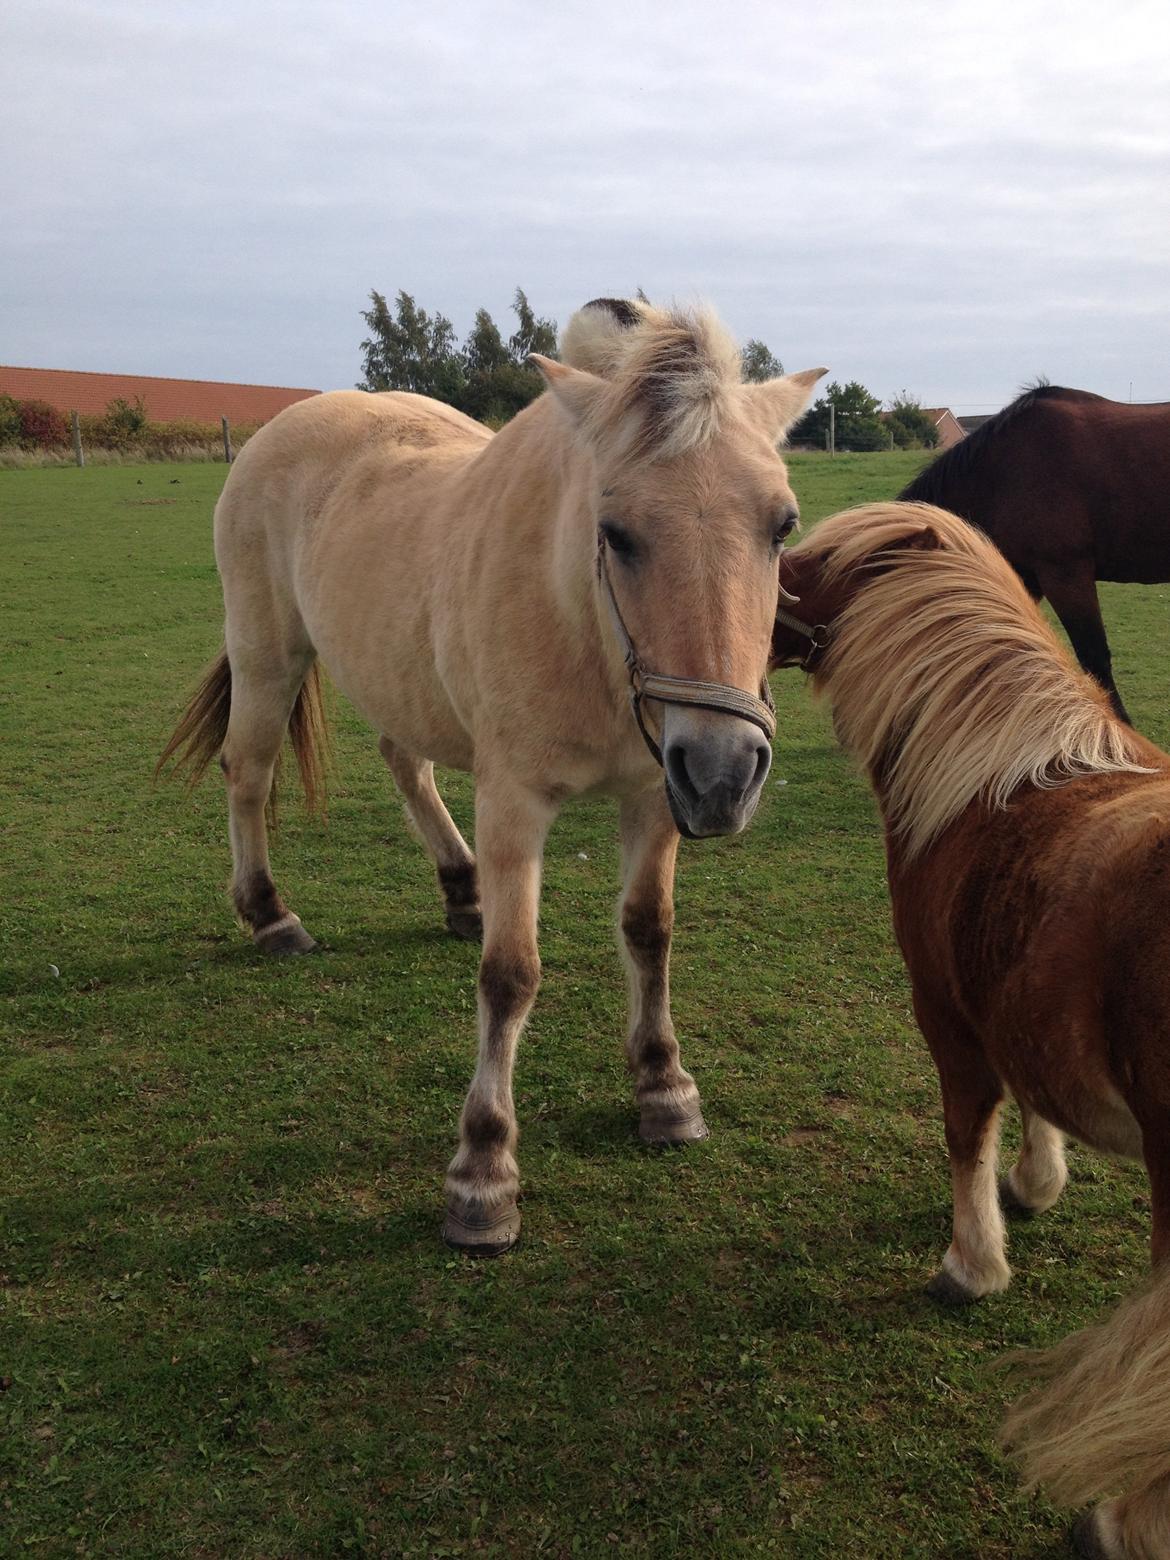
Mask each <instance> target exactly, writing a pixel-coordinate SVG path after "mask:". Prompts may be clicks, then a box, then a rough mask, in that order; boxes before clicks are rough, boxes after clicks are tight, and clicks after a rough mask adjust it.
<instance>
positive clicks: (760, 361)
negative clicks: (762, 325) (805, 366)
mask: <svg viewBox="0 0 1170 1560" xmlns="http://www.w3.org/2000/svg"><path fill="white" fill-rule="evenodd" d="M740 357H741V358H742V360H743V377H744V378H745V379H746V380H748V381H749V382H750V383H752V384H761V383H762V382H763V381H764V380H765V379H779V377H780V375H781V374H782V373H783V372H784V365H783V363H781V361H780V359H779V358H778V357H773V356H772V353H771V351H770V350H769V349H768V347H767V346H766V345H765V344H764V342H762V341H757V340H756V338H755V337H754V336H753V337H752V339H751V340H750V341H749V342H748V343H747V344H746V345H745V347H744V349H743V351H742V352H741V353H740Z"/></svg>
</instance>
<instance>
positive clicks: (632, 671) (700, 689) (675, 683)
mask: <svg viewBox="0 0 1170 1560" xmlns="http://www.w3.org/2000/svg"><path fill="white" fill-rule="evenodd" d="M597 579H598V583H599V584H600V586H601V591H602V594H603V595H604V597H605V599H606V601H607V602H608V603H609V612H610V617H611V618H612V619H613V627H614V632H615V633H616V634H617V637H618V643H619V644H620V645H621V647H622V653H623V655H624V656H625V662H626V671H627V672H628V673H629V678H630V703H631V705H632V706H633V710H634V719H635V720H636V721H637V722H638V730H639V731H640V732H641V733H642V737H643V739H644V741H645V743H646V746H647V747H648V748H649V749H650V752H651V753H652V754H653V756H654V761H655V763H657V764H658V765H659V766H660V767H661V765H662V749H661V748H660V747H659V746H658V743H657V742H656V741H655V740H654V738H653V736H652V735H651V733H650V730H649V728H648V727H647V725H646V719H645V716H644V714H643V712H642V700H643V699H657V700H658V701H659V702H660V703H661V704H687V705H690V706H692V707H693V708H696V709H703V710H718V711H720V712H721V713H723V714H725V715H738V716H739V718H740V719H741V720H750V721H751V722H752V723H753V724H754V725H756V726H758V727H759V728H760V730H761V731H762V732H763V733H764V735H765V736H766V737H767V739H768V741H769V742H771V740H772V738H773V737H774V736H775V735H776V706H775V704H773V702H772V690H771V689H770V688H769V687H768V678H767V675H766V674H765V676H764V677H763V678H762V680H761V682H760V697H759V698H758V699H757V698H756V696H755V695H754V694H751V693H744V691H743V689H742V688H729V687H728V686H727V685H726V683H710V682H697V681H695V680H694V679H693V678H690V677H664V676H663V675H661V674H660V673H659V672H651V671H648V670H647V668H646V664H645V662H644V661H643V660H642V658H641V656H640V655H639V654H638V652H637V651H636V650H635V649H634V641H633V640H632V639H631V638H630V632H629V629H627V627H626V625H625V622H624V620H623V618H622V614H621V611H620V609H619V607H618V604H617V597H616V596H615V595H614V593H613V581H612V580H611V579H610V577H609V565H608V561H607V557H606V545H605V537H604V536H603V535H602V534H601V533H600V532H598V535H597Z"/></svg>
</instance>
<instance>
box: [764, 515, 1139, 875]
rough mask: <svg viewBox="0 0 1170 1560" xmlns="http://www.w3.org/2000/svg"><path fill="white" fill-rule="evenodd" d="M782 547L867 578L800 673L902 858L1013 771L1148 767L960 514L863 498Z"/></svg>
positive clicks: (1025, 776) (1022, 781) (989, 796)
mask: <svg viewBox="0 0 1170 1560" xmlns="http://www.w3.org/2000/svg"><path fill="white" fill-rule="evenodd" d="M793 552H794V553H806V552H815V553H817V554H820V553H822V552H824V553H826V554H827V556H826V557H825V560H824V576H823V577H824V579H825V580H826V582H831V581H832V580H833V579H836V578H840V577H841V576H843V575H845V574H848V573H850V572H853V571H858V572H859V573H860V574H862V575H863V576H866V577H865V578H863V579H861V580H859V582H858V585H857V589H856V593H855V594H854V595H853V596H852V599H851V600H850V603H849V605H848V606H847V607H846V608H845V610H844V611H843V612H842V614H841V615H840V617H839V618H838V619H837V621H836V622H835V623H834V624H833V625H832V640H831V642H830V645H829V648H828V650H827V651H826V652H825V654H824V655H823V656H822V658H821V662H820V665H819V666H818V667H817V668H816V670H815V672H814V683H815V684H816V685H817V686H818V687H819V688H823V689H824V690H825V691H826V692H827V694H828V696H829V698H830V700H831V702H832V706H833V717H834V722H835V725H836V728H837V733H838V735H839V737H840V739H841V741H842V742H843V743H844V745H845V746H846V747H847V748H848V749H849V750H850V752H852V753H853V754H854V756H855V757H856V758H857V759H858V760H859V761H860V762H861V763H862V764H863V765H864V766H865V767H866V769H867V770H868V771H869V772H870V774H871V775H872V776H873V778H874V780H875V782H876V783H877V784H878V786H879V789H880V796H881V800H882V806H883V811H884V812H885V815H886V819H887V822H888V824H889V825H890V827H891V828H892V829H893V830H894V831H895V832H896V834H897V835H898V836H900V838H901V840H902V842H903V846H904V849H905V851H906V852H907V854H908V855H909V856H911V857H913V856H915V855H917V854H918V853H920V852H921V851H923V850H924V849H925V848H926V847H927V846H928V845H929V844H930V843H931V841H932V840H934V839H936V838H937V837H938V835H939V834H940V833H941V832H942V831H943V830H944V829H945V828H946V827H947V825H948V824H950V823H952V822H954V820H955V819H956V818H957V817H958V816H959V814H960V813H961V812H963V811H964V809H965V808H966V807H968V806H969V805H970V803H971V802H973V801H975V800H976V798H979V799H981V800H982V801H983V802H984V804H985V805H986V806H988V807H991V808H999V807H1004V806H1006V805H1007V802H1008V800H1009V798H1010V797H1011V796H1012V793H1013V792H1014V791H1016V790H1017V788H1018V787H1020V786H1021V785H1033V786H1055V785H1061V784H1063V783H1064V782H1065V781H1068V780H1071V779H1073V778H1074V777H1076V776H1078V775H1088V774H1105V773H1109V772H1111V771H1130V772H1133V773H1148V772H1149V771H1148V769H1147V768H1146V766H1144V765H1142V764H1139V763H1138V762H1137V761H1136V759H1135V757H1134V750H1133V747H1132V743H1131V734H1130V732H1129V728H1128V727H1127V726H1125V725H1124V724H1123V722H1121V721H1120V720H1118V719H1117V717H1116V716H1114V715H1113V714H1112V712H1111V711H1110V709H1109V706H1108V702H1107V700H1106V696H1105V694H1104V693H1103V691H1102V690H1101V689H1100V688H1099V687H1098V685H1097V684H1096V683H1095V682H1094V681H1093V680H1092V679H1091V678H1090V677H1089V676H1087V675H1086V674H1085V673H1084V672H1081V671H1079V670H1078V669H1077V668H1075V667H1074V666H1073V665H1072V663H1071V661H1070V660H1069V658H1068V656H1067V655H1066V653H1065V651H1064V650H1063V649H1062V647H1061V646H1060V644H1059V642H1058V641H1057V639H1056V636H1055V634H1054V633H1053V631H1052V629H1051V628H1050V627H1049V626H1048V624H1047V622H1046V621H1045V619H1044V618H1043V616H1042V615H1041V613H1040V611H1039V609H1038V607H1037V606H1036V604H1035V603H1034V602H1033V601H1032V599H1031V597H1030V596H1029V595H1028V592H1027V591H1026V590H1025V588H1024V586H1023V584H1022V583H1021V581H1020V579H1019V577H1018V576H1017V574H1016V572H1015V570H1014V569H1013V568H1012V567H1011V565H1010V564H1009V563H1008V562H1007V560H1006V559H1005V558H1004V557H1003V555H1002V554H1001V553H1000V552H999V551H998V550H997V549H996V548H995V547H994V546H993V545H992V544H991V542H990V541H988V539H987V538H986V537H985V536H984V535H983V533H982V532H981V531H978V530H976V529H975V527H974V526H971V525H968V524H967V523H966V522H965V521H963V520H960V519H959V518H958V517H957V516H955V515H952V514H948V513H947V511H946V510H942V509H936V508H934V507H933V506H932V505H929V504H906V503H891V504H871V505H866V506H865V507H863V508H860V509H854V510H846V511H845V512H844V513H842V514H838V515H834V516H833V517H832V518H831V519H828V520H826V521H824V522H823V524H821V525H820V526H818V527H817V528H816V530H815V531H814V532H813V533H812V534H811V535H810V536H809V537H807V538H806V539H805V540H803V541H802V542H801V543H800V545H799V547H798V548H795V549H793Z"/></svg>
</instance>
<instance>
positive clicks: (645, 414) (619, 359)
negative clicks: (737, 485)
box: [561, 298, 742, 460]
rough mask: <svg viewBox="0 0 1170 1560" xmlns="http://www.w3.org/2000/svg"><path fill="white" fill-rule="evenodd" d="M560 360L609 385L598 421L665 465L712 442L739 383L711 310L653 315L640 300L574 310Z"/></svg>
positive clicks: (737, 362)
mask: <svg viewBox="0 0 1170 1560" xmlns="http://www.w3.org/2000/svg"><path fill="white" fill-rule="evenodd" d="M561 359H562V361H563V362H565V363H567V364H568V365H569V367H570V368H580V369H584V370H586V371H587V372H588V373H591V374H594V375H596V376H597V377H598V378H600V379H604V380H606V381H607V382H608V384H609V386H610V393H609V394H608V395H607V396H606V397H605V398H604V399H603V400H602V401H601V402H599V404H598V407H597V416H596V421H597V422H598V423H599V424H602V425H604V428H605V429H607V430H609V431H610V432H611V433H612V432H613V430H615V429H621V430H623V435H624V438H623V442H625V443H626V444H627V446H628V452H629V453H630V454H633V455H636V456H637V457H638V458H640V459H667V460H669V459H672V458H673V457H675V456H677V455H682V454H684V453H685V452H686V451H687V450H691V449H696V448H698V447H699V446H700V445H702V444H705V443H706V442H707V441H708V440H709V439H711V438H713V437H714V436H715V434H717V433H718V432H719V429H720V427H721V426H722V425H723V424H724V423H725V421H726V420H727V416H728V412H729V410H730V407H731V405H732V400H733V397H734V395H735V392H736V389H737V387H738V386H739V385H740V383H741V380H742V363H741V358H740V354H739V349H738V347H737V346H736V344H735V342H734V341H733V340H732V338H731V336H730V335H729V334H728V333H727V331H726V330H725V329H724V327H723V326H722V325H721V324H720V322H719V321H718V320H717V319H716V317H715V315H714V314H712V313H711V312H710V310H708V309H694V310H686V309H680V308H671V309H656V308H654V307H653V305H651V304H649V303H647V302H646V301H645V299H641V298H637V299H625V298H598V299H596V300H595V301H594V302H593V303H587V304H586V305H585V307H584V308H583V309H578V311H577V312H576V314H574V315H573V317H572V318H571V319H570V321H569V323H568V325H566V327H565V330H564V334H563V336H562V338H561ZM598 431H601V430H600V429H598Z"/></svg>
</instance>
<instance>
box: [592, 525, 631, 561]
mask: <svg viewBox="0 0 1170 1560" xmlns="http://www.w3.org/2000/svg"><path fill="white" fill-rule="evenodd" d="M600 530H601V535H602V539H603V541H604V542H605V544H606V546H607V547H608V548H609V550H610V552H612V553H613V554H614V555H615V556H616V557H618V558H623V559H625V560H626V561H627V562H629V561H630V560H631V559H632V558H633V557H634V556H635V555H636V553H637V551H638V549H637V546H636V544H635V542H634V538H633V537H632V536H631V535H630V534H629V532H628V531H623V530H622V528H621V526H620V525H614V523H613V521H612V520H603V521H602V522H601V526H600Z"/></svg>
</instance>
